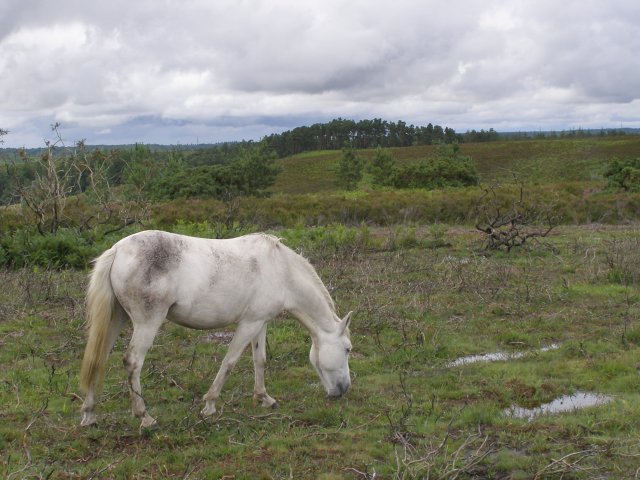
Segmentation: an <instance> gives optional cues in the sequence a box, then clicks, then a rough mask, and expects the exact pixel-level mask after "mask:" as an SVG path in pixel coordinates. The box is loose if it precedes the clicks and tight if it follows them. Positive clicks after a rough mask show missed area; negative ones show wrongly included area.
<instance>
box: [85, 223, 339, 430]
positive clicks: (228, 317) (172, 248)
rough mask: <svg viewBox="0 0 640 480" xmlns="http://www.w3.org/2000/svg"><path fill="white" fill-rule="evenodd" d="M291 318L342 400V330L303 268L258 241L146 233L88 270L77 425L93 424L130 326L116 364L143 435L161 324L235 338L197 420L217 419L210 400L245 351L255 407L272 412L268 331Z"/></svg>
mask: <svg viewBox="0 0 640 480" xmlns="http://www.w3.org/2000/svg"><path fill="white" fill-rule="evenodd" d="M285 310H286V311H289V312H291V313H292V314H293V315H294V316H295V317H296V318H297V319H298V320H299V322H300V323H301V324H302V325H303V326H304V327H305V328H306V329H307V330H308V331H309V333H310V334H311V339H312V343H311V351H310V353H309V359H310V360H311V363H312V365H313V366H314V368H315V369H316V371H317V372H318V375H319V377H320V380H321V382H322V385H323V386H324V388H325V390H326V391H327V394H328V395H329V396H331V397H338V396H341V395H343V394H344V393H346V392H347V390H348V389H349V387H350V385H351V377H350V374H349V351H350V350H351V342H350V340H349V328H348V326H349V321H350V318H351V312H349V313H348V314H347V315H346V316H345V318H344V319H340V318H339V317H338V316H337V315H336V312H335V306H334V303H333V300H332V299H331V296H330V295H329V292H328V291H327V289H326V288H325V286H324V284H323V283H322V281H321V280H320V277H318V274H317V273H316V271H315V270H314V269H313V267H312V266H311V264H310V263H309V262H308V261H307V260H306V259H304V258H303V257H302V256H300V255H298V254H297V253H295V252H294V251H293V250H291V249H290V248H288V247H286V246H285V245H283V244H282V243H280V241H279V239H277V238H276V237H273V236H270V235H266V234H252V235H245V236H243V237H238V238H234V239H228V240H212V239H204V238H195V237H188V236H185V235H177V234H173V233H167V232H161V231H144V232H140V233H136V234H134V235H131V236H129V237H126V238H124V239H122V240H120V241H119V242H118V243H116V244H115V245H114V246H113V247H111V248H110V249H109V250H107V251H106V252H104V253H103V254H102V255H100V257H98V258H97V259H96V261H95V265H94V267H93V270H92V272H91V276H90V281H89V287H88V290H87V322H88V327H89V335H88V341H87V345H86V349H85V352H84V358H83V360H82V367H81V371H80V387H81V388H82V389H83V390H84V391H85V392H86V397H85V400H84V403H83V405H82V421H81V425H85V426H86V425H91V424H93V423H95V422H96V415H95V413H94V412H93V408H94V406H95V404H96V396H97V393H98V392H99V390H100V389H101V388H102V383H103V379H104V373H105V364H106V361H107V358H108V356H109V352H110V351H111V349H112V348H113V345H114V343H115V341H116V338H117V336H118V334H119V333H120V330H121V329H122V327H123V325H124V324H125V322H126V321H127V319H129V320H130V321H131V323H132V324H133V335H132V337H131V341H130V343H129V346H128V348H127V351H126V353H125V355H124V367H125V369H126V370H127V372H128V374H129V376H128V385H129V392H130V395H131V408H132V411H133V414H134V416H136V417H138V418H140V419H141V428H142V427H150V426H152V425H154V424H155V423H156V420H155V419H154V418H153V417H151V416H150V415H149V413H148V412H147V409H146V406H145V402H144V399H143V397H142V390H141V387H140V371H141V369H142V365H143V363H144V357H145V355H146V353H147V351H148V350H149V348H150V347H151V344H152V343H153V339H154V337H155V336H156V333H157V332H158V329H159V328H160V325H161V324H162V323H163V322H164V320H165V318H166V319H168V320H170V321H172V322H174V323H177V324H178V325H183V326H185V327H190V328H195V329H211V328H220V327H224V326H227V325H231V324H233V323H235V324H236V331H235V334H234V336H233V340H232V341H231V343H230V344H229V349H228V351H227V354H226V355H225V357H224V359H223V360H222V364H221V366H220V370H219V371H218V374H217V375H216V377H215V380H214V381H213V384H212V385H211V388H210V389H209V391H208V392H207V393H206V395H204V397H203V400H204V402H205V405H204V408H203V409H202V414H203V415H204V416H210V415H212V414H214V413H215V412H216V406H215V403H216V400H217V399H218V397H219V395H220V390H221V389H222V386H223V385H224V382H225V380H226V379H227V377H228V375H229V373H230V372H231V370H232V369H233V367H234V365H235V364H236V362H237V361H238V359H239V358H240V355H241V354H242V352H243V351H244V349H245V348H246V347H247V345H248V344H249V343H251V346H252V350H253V363H254V369H255V387H254V399H255V400H256V401H258V402H260V403H261V404H262V406H265V407H269V406H274V405H275V404H276V401H275V400H274V399H273V398H272V397H270V396H269V395H268V394H267V390H266V389H265V385H264V367H265V361H266V335H267V324H268V322H269V321H270V320H271V319H273V318H274V317H275V316H276V315H278V314H279V313H280V312H282V311H285Z"/></svg>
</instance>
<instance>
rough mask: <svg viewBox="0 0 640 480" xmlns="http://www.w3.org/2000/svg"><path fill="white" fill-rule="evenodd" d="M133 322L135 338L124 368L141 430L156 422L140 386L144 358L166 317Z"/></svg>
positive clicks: (125, 357)
mask: <svg viewBox="0 0 640 480" xmlns="http://www.w3.org/2000/svg"><path fill="white" fill-rule="evenodd" d="M132 320H133V336H132V337H131V342H130V343H129V348H127V352H126V353H125V356H124V360H123V362H124V368H125V369H126V370H127V372H128V373H129V379H128V383H129V393H130V395H131V411H132V412H133V415H134V416H135V417H137V418H141V419H142V421H141V423H140V428H147V427H151V426H154V425H155V424H156V423H157V422H156V420H155V419H154V418H153V417H152V416H151V415H149V414H148V413H147V407H146V405H145V403H144V398H143V397H142V388H141V386H140V371H141V370H142V365H143V364H144V357H145V356H146V354H147V351H148V350H149V348H150V347H151V344H152V343H153V339H154V338H155V336H156V333H158V329H159V328H160V325H161V324H162V321H163V320H164V316H153V317H146V318H145V321H144V323H140V322H139V321H137V322H136V320H135V319H134V318H132Z"/></svg>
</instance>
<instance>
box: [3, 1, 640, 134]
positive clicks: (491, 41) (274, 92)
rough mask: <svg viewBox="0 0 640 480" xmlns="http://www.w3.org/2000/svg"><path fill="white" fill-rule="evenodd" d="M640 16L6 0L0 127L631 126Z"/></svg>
mask: <svg viewBox="0 0 640 480" xmlns="http://www.w3.org/2000/svg"><path fill="white" fill-rule="evenodd" d="M125 12H126V14H125ZM639 25H640V4H638V2H636V1H634V0H629V1H622V0H621V1H616V2H609V3H605V2H601V1H595V0H584V1H576V0H566V1H565V2H562V3H561V4H559V3H558V2H556V1H551V0H540V1H533V0H514V1H513V2H501V1H498V0H489V1H486V2H476V1H472V0H468V1H461V2H440V1H431V0H430V1H426V2H425V1H417V0H416V1H411V0H396V1H394V2H393V3H391V4H390V3H388V2H378V1H353V0H351V1H346V0H344V1H343V0H326V1H325V2H314V3H313V4H308V3H303V2H295V1H293V0H274V1H270V2H261V1H257V0H255V1H249V0H245V1H236V0H233V1H232V0H226V1H216V2H211V1H206V0H187V1H181V2H177V1H169V2H163V3H158V2H152V1H150V0H140V1H137V2H129V1H126V2H125V1H124V0H112V1H111V2H85V1H81V0H61V1H59V2H57V3H56V4H55V5H53V4H51V3H50V2H45V1H44V0H40V1H36V0H30V1H25V0H9V1H5V2H2V4H1V5H0V88H2V91H3V92H9V94H5V95H3V97H2V98H1V99H0V127H3V128H9V129H10V130H11V131H12V133H11V135H9V137H7V138H6V143H7V145H9V144H11V142H16V143H18V144H20V143H22V142H25V141H33V138H34V135H33V131H34V130H37V129H38V127H37V125H38V124H40V123H42V127H41V128H42V131H43V132H44V134H43V135H46V134H47V128H48V125H49V124H50V123H52V122H53V121H58V120H59V121H62V122H63V124H66V125H69V126H70V127H69V128H70V129H71V128H73V132H74V133H76V132H78V134H81V133H82V132H84V134H83V135H81V137H82V138H84V137H89V138H88V141H89V142H92V141H94V138H93V137H92V136H95V141H96V143H98V142H99V141H102V143H105V141H106V140H107V139H109V138H112V139H113V141H115V140H116V139H118V141H120V140H121V139H122V138H125V137H126V135H127V131H129V132H130V133H129V135H130V136H131V141H136V140H138V141H147V139H150V138H154V139H155V140H153V141H158V137H159V136H161V135H165V136H166V138H167V140H166V141H167V142H170V141H172V140H175V139H178V138H181V136H187V137H188V136H192V137H198V138H200V137H202V136H203V135H207V129H209V131H208V132H209V133H208V135H209V137H211V138H212V139H214V137H215V140H216V141H219V140H224V139H225V138H223V137H222V135H230V136H232V137H233V138H229V139H230V140H233V139H238V137H242V136H243V135H245V136H246V138H259V137H260V136H262V135H265V134H269V133H272V131H274V130H273V129H280V130H282V129H286V128H293V127H295V126H297V125H299V124H300V123H299V122H304V123H305V124H308V123H314V122H315V121H326V120H327V119H330V118H332V117H334V116H342V117H349V116H351V117H354V118H367V117H368V118H373V117H383V118H389V119H403V120H407V121H409V122H411V123H415V124H426V123H428V122H437V123H440V124H443V125H449V126H452V127H454V128H456V129H459V130H460V129H461V130H465V129H467V128H489V127H494V128H499V129H516V128H520V127H522V126H527V125H529V126H540V127H541V128H547V127H549V128H572V127H574V126H575V125H577V124H583V125H585V126H586V124H587V123H589V122H598V123H599V124H596V123H590V125H592V126H596V127H598V126H610V125H611V124H615V126H619V123H620V122H625V124H626V125H625V126H640V118H639V116H638V115H637V114H636V113H634V111H635V110H636V108H635V107H637V103H638V99H640V92H639V91H638V90H639V88H640V87H638V82H637V79H638V78H640V57H639V56H638V55H637V51H638V50H639V49H640V27H638V26H639ZM43 119H47V120H46V121H44V122H43ZM141 119H144V121H141ZM83 126H84V130H83ZM21 132H24V135H23V134H22V133H21ZM135 135H140V136H141V137H139V138H135V137H134V136H135ZM23 139H24V140H23ZM27 139H28V140H27Z"/></svg>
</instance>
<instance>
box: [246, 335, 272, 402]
mask: <svg viewBox="0 0 640 480" xmlns="http://www.w3.org/2000/svg"><path fill="white" fill-rule="evenodd" d="M251 348H252V350H253V368H254V371H255V376H256V383H255V387H254V389H253V401H254V402H255V403H258V402H260V405H262V406H263V407H272V408H276V407H277V406H278V402H277V401H276V400H275V399H274V398H272V397H270V396H269V394H268V393H267V389H266V388H265V386H264V367H265V365H266V363H267V324H266V323H265V324H264V326H263V327H262V329H261V330H260V333H258V335H256V336H255V337H254V338H253V340H252V341H251Z"/></svg>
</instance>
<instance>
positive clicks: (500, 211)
mask: <svg viewBox="0 0 640 480" xmlns="http://www.w3.org/2000/svg"><path fill="white" fill-rule="evenodd" d="M514 180H515V183H516V185H517V186H518V195H517V196H516V198H515V199H513V200H512V201H511V202H508V201H505V198H504V197H505V195H504V193H503V192H502V191H500V186H494V185H492V186H489V187H486V188H485V189H484V193H483V195H482V196H481V197H480V198H479V200H478V202H477V203H476V222H475V226H476V229H477V230H479V231H480V232H482V233H484V234H485V235H486V236H485V241H486V248H487V249H488V250H498V249H501V248H504V249H505V250H506V251H507V252H509V251H511V249H512V248H514V247H521V246H523V245H524V244H525V243H527V241H529V240H531V239H535V238H540V237H546V236H547V235H548V234H549V233H550V232H551V230H553V228H554V227H555V226H556V225H557V221H556V218H555V216H554V215H553V213H552V208H551V207H550V206H548V205H544V204H537V203H535V202H530V201H528V200H525V194H524V185H523V184H522V183H521V182H519V181H518V180H517V179H514Z"/></svg>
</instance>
